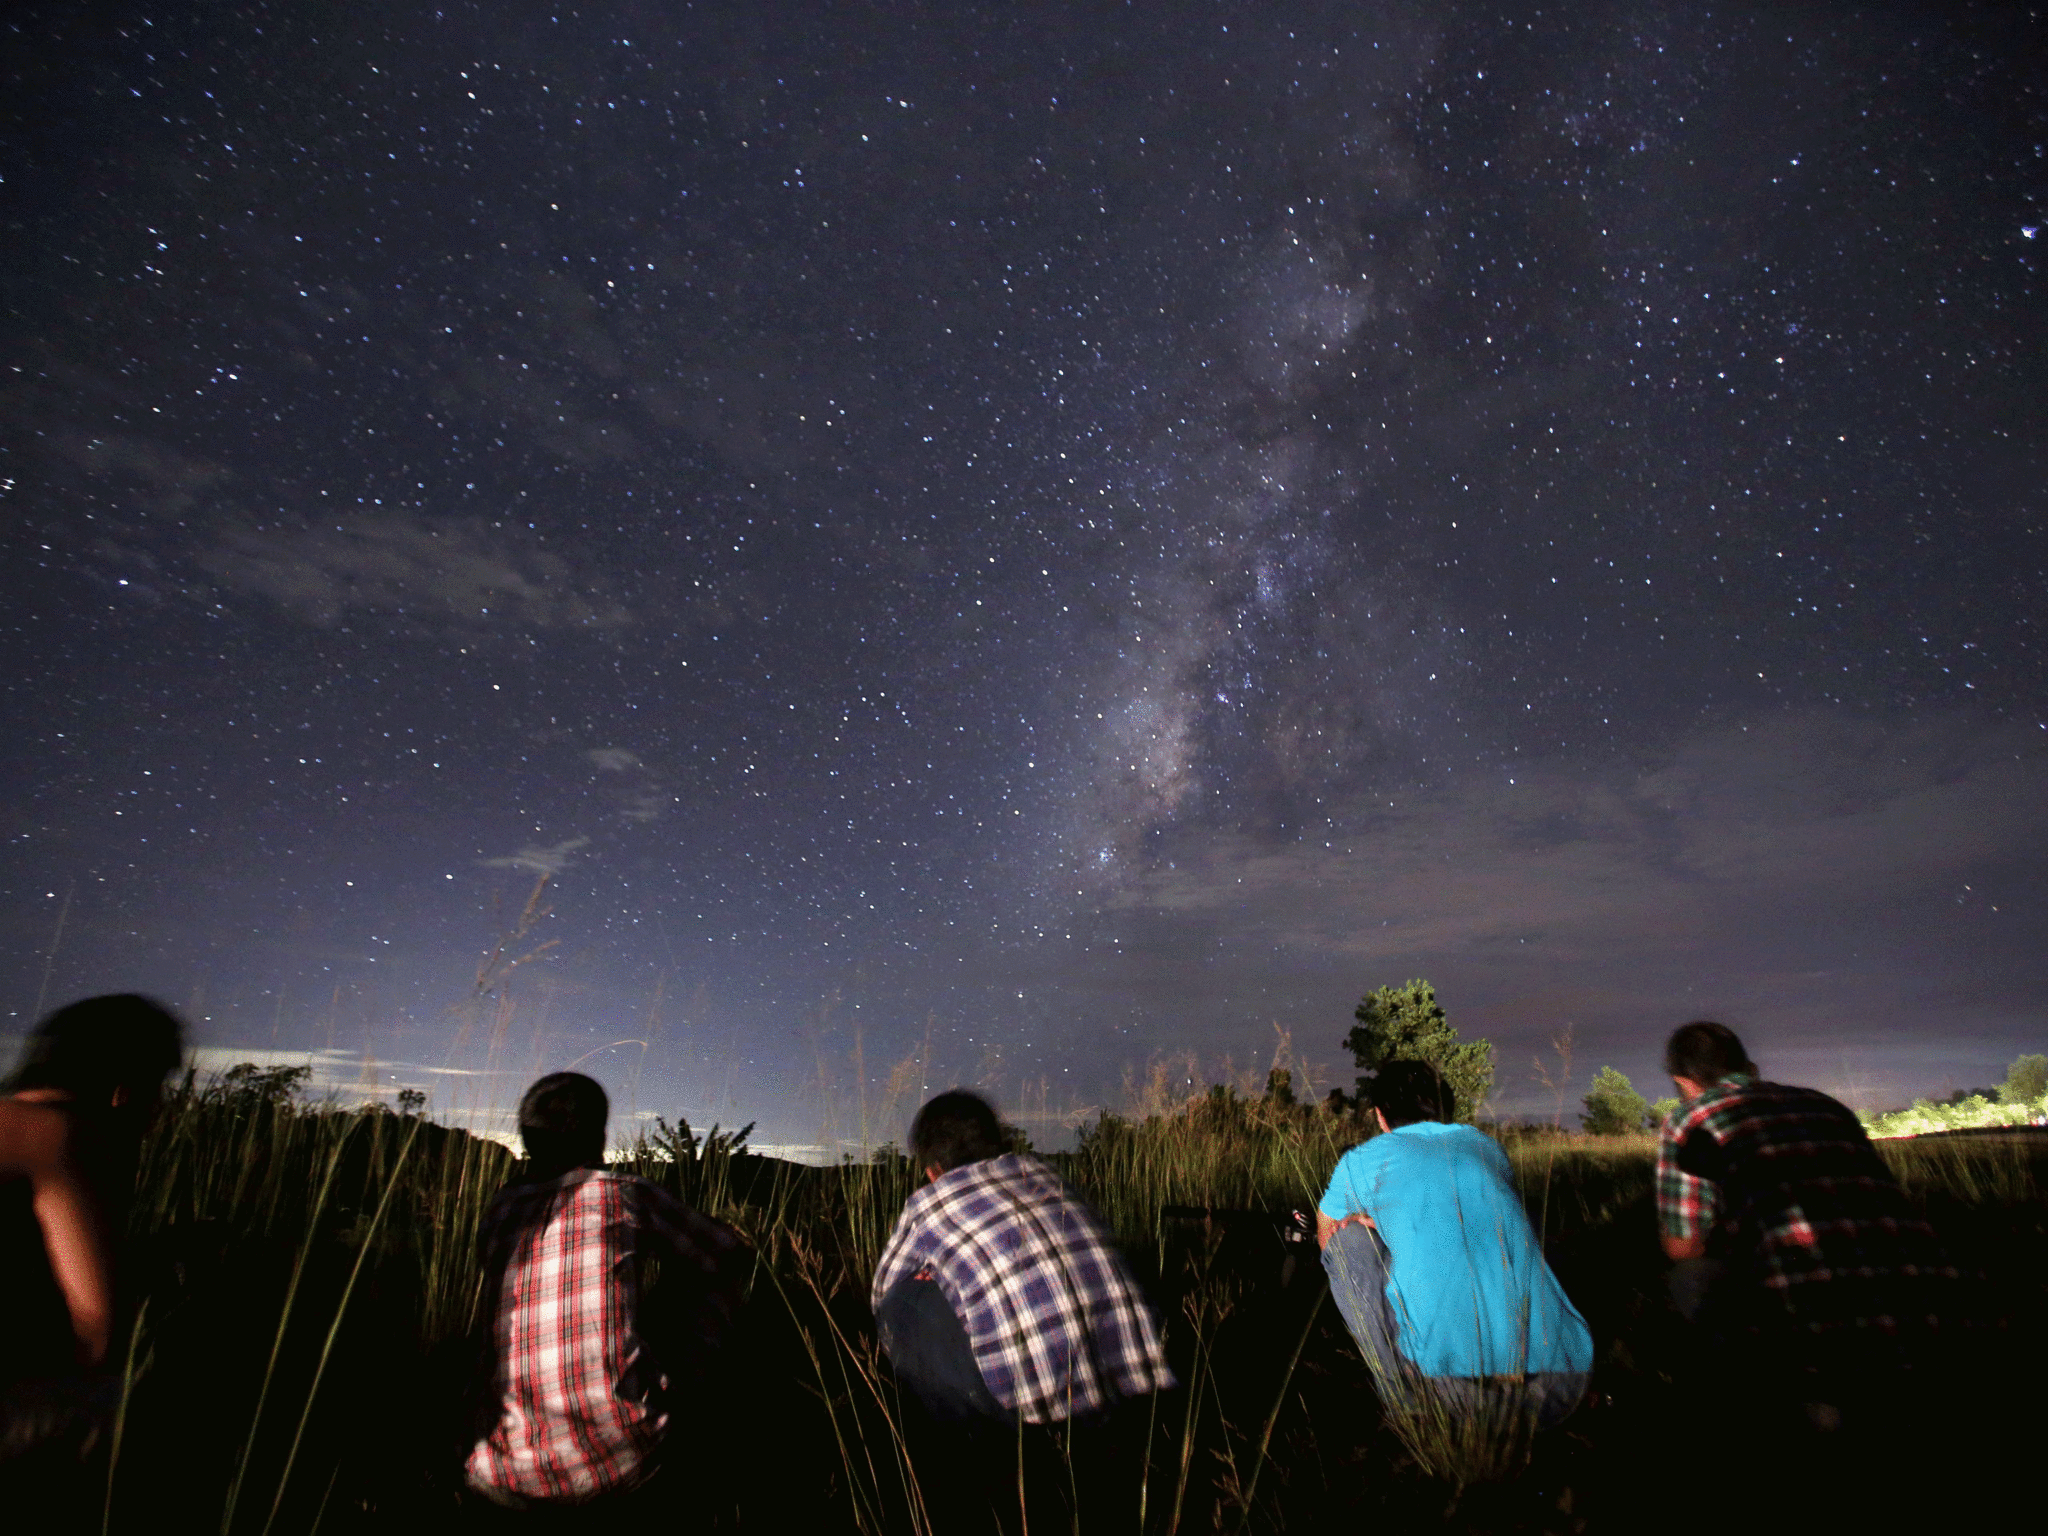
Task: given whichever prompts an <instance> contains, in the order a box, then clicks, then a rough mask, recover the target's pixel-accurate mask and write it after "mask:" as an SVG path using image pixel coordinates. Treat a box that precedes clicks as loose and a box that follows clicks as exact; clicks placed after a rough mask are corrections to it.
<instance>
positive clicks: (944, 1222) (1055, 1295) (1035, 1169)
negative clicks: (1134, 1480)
mask: <svg viewBox="0 0 2048 1536" xmlns="http://www.w3.org/2000/svg"><path fill="white" fill-rule="evenodd" d="M920 1271H924V1272H927V1273H928V1274H929V1275H930V1278H931V1280H932V1281H933V1282H934V1283H935V1284H936V1285H937V1286H938V1288H939V1289H940V1291H942V1292H943V1293H944V1296H945V1298H946V1301H947V1302H948V1303H949V1304H950V1306H951V1308H952V1310H953V1312H954V1314H955V1315H956V1316H957V1317H958V1318H959V1319H960V1321H961V1323H962V1325H963V1326H964V1328H965V1330H966V1333H967V1339H968V1343H969V1346H970V1347H971V1349H972V1350H973V1356H974V1363H975V1366H976V1367H977V1368H978V1370H979V1372H980V1375H981V1379H982V1381H983V1383H984V1384H985V1385H986V1386H987V1388H988V1391H989V1393H990V1394H991V1395H992V1396H993V1397H994V1398H995V1400H996V1401H997V1402H998V1403H999V1404H1000V1405H1001V1407H1002V1409H1003V1410H1004V1411H1006V1412H1010V1413H1015V1414H1017V1415H1019V1416H1020V1417H1022V1418H1023V1419H1024V1420H1025V1421H1026V1422H1028V1423H1048V1422H1054V1421H1058V1420H1062V1419H1068V1418H1072V1417H1074V1416H1076V1415H1080V1414H1087V1413H1092V1412H1095V1411H1097V1410H1099V1409H1102V1408H1105V1407H1107V1406H1108V1405H1109V1404H1111V1403H1113V1402H1115V1401H1117V1400H1118V1399H1120V1398H1125V1397H1136V1396H1142V1395H1143V1394H1146V1393H1149V1392H1154V1391H1157V1390H1159V1388H1161V1387H1162V1386H1167V1385H1170V1384H1171V1382H1172V1379H1173V1378H1172V1374H1171V1372H1169V1371H1168V1370H1167V1368H1166V1363H1165V1358H1164V1355H1163V1354H1162V1353H1161V1351H1160V1347H1159V1340H1158V1333H1157V1329H1156V1326H1155V1325H1154V1323H1153V1320H1152V1315H1151V1310H1150V1308H1149V1307H1148V1306H1147V1305H1146V1304H1145V1302H1144V1300H1143V1298H1142V1296H1141V1295H1140V1293H1139V1291H1138V1288H1137V1286H1136V1283H1135V1282H1134V1281H1133V1280H1132V1278H1131V1276H1130V1274H1129V1272H1128V1271H1127V1269H1126V1268H1125V1266H1124V1263H1123V1260H1122V1259H1121V1258H1120V1257H1119V1256H1118V1254H1117V1253H1116V1250H1115V1247H1114V1246H1113V1245H1112V1244H1111V1242H1110V1240H1109V1236H1108V1233H1107V1232H1106V1231H1105V1230H1104V1229H1103V1226H1102V1223H1101V1220H1100V1218H1098V1217H1097V1216H1096V1214H1095V1213H1094V1212H1093V1211H1092V1210H1090V1209H1089V1208H1088V1206H1087V1205H1086V1204H1085V1203H1084V1202H1083V1201H1082V1200H1080V1199H1079V1198H1078V1197H1077V1196H1076V1195H1075V1194H1074V1193H1073V1191H1072V1190H1070V1189H1068V1188H1067V1186H1066V1184H1065V1183H1064V1182H1063V1181H1062V1180H1061V1179H1060V1177H1059V1175H1058V1174H1056V1173H1054V1172H1053V1171H1052V1170H1051V1169H1050V1168H1048V1167H1046V1165H1045V1164H1044V1163H1042V1162H1040V1161H1039V1160H1038V1159H1037V1158H1035V1157H1031V1156H1029V1155H1026V1154H1022V1153H1005V1154H1003V1155H1000V1156H997V1157H990V1158H983V1159H977V1160H975V1161H973V1162H970V1163H967V1164H965V1165H964V1166H961V1167H958V1168H953V1169H950V1170H942V1171H940V1172H939V1173H938V1175H937V1176H936V1177H935V1178H933V1179H931V1181H930V1182H928V1183H927V1184H926V1185H925V1186H924V1187H923V1188H921V1189H919V1190H918V1191H917V1192H916V1193H915V1194H913V1195H912V1196H911V1197H910V1199H909V1201H908V1202H906V1204H905V1205H904V1207H903V1214H902V1216H901V1217H900V1218H899V1219H898V1221H897V1225H896V1229H895V1231H894V1233H893V1234H892V1235H891V1237H890V1240H889V1245H888V1247H887V1249H886V1250H885V1251H884V1253H883V1255H882V1259H881V1262H880V1263H879V1264H878V1265H877V1266H876V1269H875V1279H874V1287H873V1300H874V1304H875V1308H876V1311H877V1313H878V1314H880V1313H881V1312H883V1310H884V1306H885V1303H886V1302H887V1300H888V1298H889V1295H890V1292H891V1291H892V1290H893V1289H894V1288H895V1286H896V1285H897V1283H898V1282H899V1281H901V1280H903V1279H905V1278H907V1277H910V1276H912V1275H915V1274H917V1273H918V1272H920Z"/></svg>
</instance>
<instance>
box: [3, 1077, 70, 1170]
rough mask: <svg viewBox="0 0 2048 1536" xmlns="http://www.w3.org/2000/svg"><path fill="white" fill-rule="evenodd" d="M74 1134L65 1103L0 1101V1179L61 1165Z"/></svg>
mask: <svg viewBox="0 0 2048 1536" xmlns="http://www.w3.org/2000/svg"><path fill="white" fill-rule="evenodd" d="M76 1134H77V1125H76V1120H75V1117H74V1116H73V1115H72V1113H71V1107H70V1103H69V1101H68V1100H63V1099H49V1100H43V1099H31V1098H24V1097H22V1096H20V1095H18V1094H17V1095H11V1096H9V1097H6V1098H0V1176H12V1177H15V1178H20V1177H23V1176H26V1175H30V1174H38V1173H41V1172H43V1171H44V1170H47V1169H51V1168H55V1167H57V1166H59V1165H61V1164H63V1163H64V1162H66V1161H67V1160H68V1159H69V1158H70V1156H71V1152H72V1146H73V1142H74V1139H75V1137H76Z"/></svg>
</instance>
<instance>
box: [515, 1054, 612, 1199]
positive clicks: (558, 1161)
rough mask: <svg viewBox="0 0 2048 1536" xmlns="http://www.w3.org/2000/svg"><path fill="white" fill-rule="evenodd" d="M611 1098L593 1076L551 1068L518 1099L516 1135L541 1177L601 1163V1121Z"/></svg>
mask: <svg viewBox="0 0 2048 1536" xmlns="http://www.w3.org/2000/svg"><path fill="white" fill-rule="evenodd" d="M610 1113H611V1103H610V1101H609V1100H607V1099H606V1098H605V1096H604V1089H602V1088H600V1087H599V1086H598V1085H597V1082H596V1080H595V1079H594V1078H588V1077H585V1076H584V1075H583V1074H582V1073H581V1072H550V1073H549V1074H548V1075H547V1076H546V1077H544V1078H541V1079H540V1080H539V1081H538V1082H536V1083H535V1084H534V1085H533V1086H532V1087H531V1088H529V1089H527V1090H526V1097H525V1098H523V1099H521V1100H520V1101H519V1140H520V1141H521V1143H523V1144H524V1145H525V1147H526V1158H527V1161H528V1162H530V1163H532V1164H533V1172H534V1173H535V1174H536V1175H538V1176H540V1177H542V1178H552V1177H556V1176H559V1175H561V1174H564V1173H567V1172H568V1171H569V1170H570V1169H571V1168H596V1167H601V1166H602V1165H603V1163H604V1125H605V1119H606V1117H607V1116H608V1115H610Z"/></svg>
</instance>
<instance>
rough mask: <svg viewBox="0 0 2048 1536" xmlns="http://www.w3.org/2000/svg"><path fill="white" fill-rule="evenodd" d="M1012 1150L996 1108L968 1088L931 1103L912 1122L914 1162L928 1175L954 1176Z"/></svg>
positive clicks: (911, 1138) (911, 1151)
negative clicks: (938, 1173) (930, 1173)
mask: <svg viewBox="0 0 2048 1536" xmlns="http://www.w3.org/2000/svg"><path fill="white" fill-rule="evenodd" d="M1009 1149H1010V1147H1009V1141H1008V1138H1007V1137H1005V1136H1004V1135H1003V1122H1002V1120H1001V1118H1000V1117H999V1116H998V1115H997V1114H996V1111H995V1106H994V1105H993V1104H991V1103H989V1101H988V1100H987V1099H984V1098H983V1097H982V1096H981V1095H980V1094H978V1093H969V1092H968V1091H967V1090H966V1089H965V1088H955V1089H952V1090H951V1091H950V1092H947V1093H942V1094H940V1095H938V1096H937V1097H936V1098H933V1099H929V1100H927V1101H926V1103H925V1106H924V1108H923V1109H920V1110H919V1111H918V1112H917V1118H916V1119H915V1120H913V1121H911V1122H910V1160H911V1162H913V1163H914V1164H916V1165H917V1166H918V1167H919V1168H921V1169H923V1170H924V1171H925V1172H927V1173H929V1172H931V1171H932V1170H933V1169H937V1170H938V1171H939V1172H940V1173H951V1172H952V1171H953V1170H954V1169H955V1168H964V1167H966V1166H967V1165H968V1164H969V1163H978V1162H980V1161H982V1160H983V1159H984V1158H990V1157H1001V1156H1002V1155H1003V1153H1005V1152H1007V1151H1009Z"/></svg>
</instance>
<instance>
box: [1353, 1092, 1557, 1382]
mask: <svg viewBox="0 0 2048 1536" xmlns="http://www.w3.org/2000/svg"><path fill="white" fill-rule="evenodd" d="M1370 1094H1371V1101H1372V1106H1373V1113H1374V1115H1375V1116H1376V1117H1377V1119H1378V1121H1379V1125H1380V1129H1381V1134H1380V1135H1378V1136H1375V1137H1373V1138H1372V1139H1370V1140H1368V1141H1366V1142H1363V1143H1361V1144H1360V1145H1358V1146H1356V1147H1353V1148H1352V1149H1351V1150H1350V1151H1349V1152H1346V1153H1345V1154H1344V1156H1343V1157H1342V1158H1340V1159H1339V1160H1338V1163H1337V1168H1336V1171H1335V1173H1333V1174H1332V1175H1331V1178H1330V1184H1329V1188H1328V1189H1327V1190H1326V1191H1325V1192H1324V1194H1323V1198H1322V1200H1321V1202H1320V1203H1319V1205H1318V1208H1317V1221H1316V1228H1317V1236H1318V1239H1319V1240H1320V1241H1321V1243H1322V1245H1323V1267H1324V1268H1325V1269H1326V1270H1327V1271H1328V1273H1329V1276H1330V1290H1331V1295H1332V1298H1333V1299H1334V1300H1335V1302H1336V1303H1337V1308H1338V1310H1339V1312H1340V1313H1342V1315H1343V1317H1344V1322H1345V1325H1346V1326H1347V1327H1348V1328H1349V1329H1350V1331H1351V1335H1352V1337H1353V1339H1354V1340H1356V1342H1357V1344H1358V1346H1359V1350H1360V1352H1361V1353H1362V1354H1363V1355H1364V1356H1365V1359H1366V1363H1367V1366H1368V1367H1369V1368H1370V1369H1371V1371H1372V1373H1373V1377H1374V1381H1375V1384H1376V1385H1377V1387H1378V1389H1379V1391H1380V1394H1381V1397H1382V1399H1383V1400H1384V1401H1385V1402H1386V1403H1387V1404H1388V1405H1389V1406H1390V1407H1392V1408H1395V1409H1398V1410H1402V1411H1407V1410H1409V1409H1412V1408H1416V1407H1418V1406H1420V1404H1421V1402H1422V1400H1423V1397H1424V1395H1429V1396H1433V1397H1434V1399H1435V1400H1436V1401H1437V1402H1438V1403H1439V1404H1441V1405H1443V1406H1445V1407H1452V1408H1456V1409H1458V1410H1459V1411H1465V1412H1478V1411H1480V1410H1481V1407H1482V1405H1483V1404H1484V1403H1485V1402H1486V1401H1487V1400H1489V1399H1490V1398H1505V1400H1508V1401H1512V1402H1515V1403H1519V1404H1521V1405H1524V1406H1525V1408H1526V1411H1528V1412H1529V1413H1530V1414H1531V1415H1532V1416H1533V1417H1534V1418H1535V1419H1537V1420H1539V1421H1541V1422H1545V1423H1555V1422H1556V1421H1558V1420H1559V1419H1561V1418H1563V1417H1565V1416H1566V1415H1567V1414H1569V1413H1570V1412H1571V1411H1572V1410H1573V1409H1574V1408H1576V1407H1577V1405H1578V1404H1579V1402H1580V1401H1581V1400H1582V1399H1583V1398H1584V1396H1585V1391H1586V1386H1587V1380H1588V1373H1589V1372H1590V1371H1591V1370H1592V1365H1593V1340H1592V1334H1591V1332H1590V1331H1589V1330H1588V1329H1587V1327H1586V1322H1585V1319H1584V1318H1582V1317H1581V1316H1580V1315H1579V1313H1578V1311H1577V1309H1576V1308H1574V1307H1573V1306H1572V1304H1571V1302H1570V1300H1569V1299H1568V1298H1567V1297H1566V1296H1565V1293H1564V1288H1563V1287H1562V1286H1560V1285H1559V1284H1558V1283H1557V1277H1556V1276H1555V1275H1554V1274H1552V1273H1551V1270H1550V1266H1549V1264H1548V1263H1546V1262H1545V1261H1544V1258H1543V1250H1542V1246H1541V1244H1540V1243H1539V1242H1538V1241H1537V1238H1536V1234H1535V1232H1534V1231H1533V1230H1532V1229H1531V1228H1530V1225H1529V1217H1528V1213H1527V1212H1526V1211H1525V1210H1524V1208H1523V1206H1522V1201H1521V1197H1520V1196H1519V1195H1518V1194H1517V1193H1516V1190H1515V1185H1514V1175H1513V1170H1512V1168H1511V1167H1510V1166H1509V1164H1508V1160H1507V1154H1506V1153H1504V1152H1502V1151H1501V1149H1500V1147H1499V1146H1498V1145H1497V1144H1495V1142H1494V1141H1493V1139H1492V1138H1491V1137H1489V1136H1486V1135H1484V1134H1483V1133H1481V1132H1479V1131H1476V1130H1474V1129H1473V1128H1472V1127H1470V1126H1465V1125H1453V1124H1448V1123H1446V1122H1445V1119H1444V1116H1445V1113H1446V1111H1447V1109H1448V1107H1449V1102H1450V1094H1449V1090H1448V1088H1447V1087H1446V1086H1445V1085H1444V1083H1443V1081H1442V1079H1441V1077H1440V1076H1439V1075H1438V1074H1437V1073H1436V1071H1435V1070H1434V1069H1433V1068H1432V1067H1430V1066H1428V1065H1427V1064H1426V1063H1423V1062H1415V1061H1395V1062H1389V1063H1387V1064H1386V1065H1385V1066H1383V1067H1381V1068H1380V1070H1379V1072H1378V1074H1377V1076H1376V1077H1375V1078H1374V1080H1373V1082H1372V1085H1371V1090H1370ZM1425 1383H1426V1384H1427V1386H1426V1387H1425V1385H1424V1384H1425Z"/></svg>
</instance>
